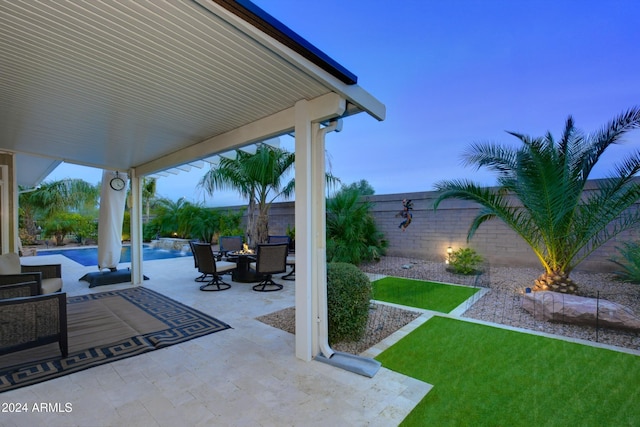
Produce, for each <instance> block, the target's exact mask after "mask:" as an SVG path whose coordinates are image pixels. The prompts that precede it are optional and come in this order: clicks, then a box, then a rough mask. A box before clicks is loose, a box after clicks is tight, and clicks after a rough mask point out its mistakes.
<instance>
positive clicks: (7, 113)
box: [0, 0, 385, 186]
mask: <svg viewBox="0 0 640 427" xmlns="http://www.w3.org/2000/svg"><path fill="white" fill-rule="evenodd" d="M0 22H1V23H2V25H0V37H1V40H2V42H0V55H1V57H2V59H0V62H1V64H2V73H0V150H2V151H4V152H10V153H19V155H18V156H17V157H16V162H17V168H16V169H17V170H18V183H19V184H20V185H25V186H33V185H36V184H38V183H39V181H40V180H42V179H43V178H44V177H46V174H47V173H48V172H50V171H51V170H52V169H53V168H55V166H57V164H59V162H61V161H64V162H69V163H75V164H81V165H85V166H92V167H97V168H101V169H115V170H128V169H131V168H135V169H136V170H137V171H138V175H144V174H151V173H154V172H158V171H161V170H164V169H168V168H172V167H175V166H178V165H181V164H185V163H188V162H191V161H194V160H198V159H203V158H206V157H208V156H210V155H212V154H215V153H218V152H223V151H227V150H229V149H233V148H237V147H239V146H242V145H246V144H250V143H254V142H256V141H260V140H263V139H267V138H271V137H274V136H277V135H279V134H282V133H285V132H291V131H292V130H293V122H291V123H290V126H289V125H287V124H286V123H285V122H284V121H282V120H280V119H281V116H282V115H283V112H284V113H286V111H287V110H288V109H291V108H292V107H293V106H294V104H295V103H296V102H297V101H299V100H302V99H305V100H314V99H318V98H320V97H322V96H323V95H327V94H330V93H334V94H337V95H339V96H340V97H341V98H343V99H345V100H346V102H347V111H346V114H352V113H354V112H360V111H366V112H368V113H369V114H371V115H372V116H373V117H375V118H376V119H379V120H382V119H384V115H385V109H384V105H382V104H381V103H380V102H379V101H377V100H376V99H375V98H373V97H372V96H370V95H369V94H368V93H367V92H365V91H364V90H363V89H361V88H360V87H359V86H358V85H357V84H356V82H357V77H356V76H355V75H354V74H353V73H351V72H350V71H348V70H346V69H345V68H344V67H342V66H341V65H339V64H337V63H336V62H335V61H333V60H332V59H331V58H329V57H328V56H327V55H325V54H324V53H322V52H320V51H319V50H318V49H316V48H315V47H313V46H312V45H311V44H309V43H308V42H306V41H305V40H304V39H302V38H301V37H300V36H298V35H296V34H295V33H293V32H292V31H291V30H289V29H288V28H286V27H285V26H284V25H283V24H281V23H280V22H279V21H277V20H276V19H275V18H273V17H271V16H269V15H268V14H266V13H265V12H264V11H262V10H260V9H259V8H258V7H256V6H255V5H253V4H252V3H250V2H248V1H231V0H186V1H109V2H80V1H70V2H33V1H30V0H13V1H11V2H2V3H0ZM250 124H254V125H255V126H254V128H253V129H248V128H247V125H250ZM256 128H257V129H256ZM234 130H236V131H238V130H240V131H241V133H242V135H243V136H242V137H234V138H228V137H227V138H223V137H222V136H223V135H227V136H228V135H230V133H232V132H233V131H234Z"/></svg>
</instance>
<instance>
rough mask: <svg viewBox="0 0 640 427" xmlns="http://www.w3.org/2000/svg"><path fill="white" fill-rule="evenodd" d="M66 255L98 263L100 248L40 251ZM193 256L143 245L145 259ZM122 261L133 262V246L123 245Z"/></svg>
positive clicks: (89, 263)
mask: <svg viewBox="0 0 640 427" xmlns="http://www.w3.org/2000/svg"><path fill="white" fill-rule="evenodd" d="M58 254H59V255H64V256H66V257H67V258H70V259H72V260H74V261H75V262H77V263H79V264H82V265H84V266H90V265H98V248H79V249H53V250H47V251H38V256H41V255H43V256H44V255H58ZM185 256H191V252H181V251H176V250H168V249H158V248H150V247H149V246H143V247H142V259H143V260H145V261H149V260H155V259H167V258H177V257H185ZM120 262H131V246H123V247H122V250H121V252H120Z"/></svg>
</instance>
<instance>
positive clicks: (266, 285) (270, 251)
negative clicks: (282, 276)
mask: <svg viewBox="0 0 640 427" xmlns="http://www.w3.org/2000/svg"><path fill="white" fill-rule="evenodd" d="M288 251H289V245H288V244H287V243H266V244H261V245H258V247H257V252H256V262H255V263H252V265H251V266H252V267H253V268H254V270H255V272H256V274H258V275H264V278H263V280H262V281H261V282H260V283H258V284H257V285H255V286H253V290H254V291H258V292H273V291H279V290H280V289H282V285H281V284H279V283H276V282H274V281H273V279H272V277H273V275H274V274H277V273H284V272H286V271H287V254H288Z"/></svg>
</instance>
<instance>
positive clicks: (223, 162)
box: [198, 145, 295, 245]
mask: <svg viewBox="0 0 640 427" xmlns="http://www.w3.org/2000/svg"><path fill="white" fill-rule="evenodd" d="M294 164H295V154H294V153H290V152H288V151H286V150H283V149H281V148H275V147H271V146H268V145H260V146H259V147H258V149H257V150H256V152H255V153H254V154H250V153H246V152H244V151H240V150H237V151H236V157H235V158H234V159H229V158H226V157H222V158H221V159H220V164H219V165H217V166H215V167H212V168H211V169H209V171H207V173H206V174H205V175H204V176H203V177H202V178H201V179H200V182H199V183H198V186H199V187H201V188H203V189H204V190H205V191H207V193H209V194H210V195H213V194H214V192H215V191H216V190H223V191H224V190H234V191H237V192H238V193H239V194H240V196H241V197H243V198H245V199H248V200H249V209H248V212H247V213H248V220H247V237H248V239H249V242H251V244H252V245H255V244H258V243H264V242H266V241H267V239H268V236H269V208H270V207H271V204H272V203H273V201H274V200H275V199H276V198H278V197H279V196H282V197H284V198H288V197H290V196H291V195H292V194H293V191H294V180H293V179H291V180H290V181H288V182H286V183H285V182H284V180H285V179H286V176H287V173H288V172H290V171H291V170H292V169H293V166H294Z"/></svg>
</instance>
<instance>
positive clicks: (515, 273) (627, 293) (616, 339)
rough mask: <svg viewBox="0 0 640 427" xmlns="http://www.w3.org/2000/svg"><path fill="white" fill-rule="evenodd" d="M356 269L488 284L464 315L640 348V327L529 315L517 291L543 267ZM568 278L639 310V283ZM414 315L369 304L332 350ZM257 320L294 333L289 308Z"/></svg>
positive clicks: (390, 264)
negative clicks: (356, 328)
mask: <svg viewBox="0 0 640 427" xmlns="http://www.w3.org/2000/svg"><path fill="white" fill-rule="evenodd" d="M361 269H362V270H363V271H364V272H366V273H368V274H369V275H370V276H371V277H372V280H375V279H376V278H377V277H384V276H396V277H406V278H412V279H421V280H430V281H435V282H443V283H454V284H460V285H467V286H478V287H484V288H488V289H489V291H488V292H487V293H486V294H485V295H484V296H482V297H480V298H478V299H475V300H472V301H470V302H469V308H468V309H467V310H466V312H465V313H464V314H463V316H464V317H469V318H473V319H478V320H483V321H487V322H493V323H499V324H503V325H508V326H513V327H517V328H524V329H529V330H533V331H540V332H545V333H549V334H555V335H562V336H566V337H573V338H579V339H584V340H589V341H595V342H600V343H603V344H608V345H613V346H617V347H625V348H629V349H633V350H640V331H620V330H614V329H605V328H598V329H596V328H594V327H587V326H577V325H569V324H563V323H551V322H547V321H544V320H536V319H534V318H533V317H532V316H531V315H530V314H529V313H528V312H527V311H526V310H524V309H522V307H521V305H520V301H521V295H522V293H524V291H525V289H526V288H527V287H532V286H533V281H534V280H535V279H536V278H537V277H538V276H539V275H540V274H541V273H542V269H535V268H513V267H493V266H489V265H485V266H483V269H484V270H485V271H484V273H483V274H481V275H479V276H460V275H455V274H452V273H449V272H448V271H446V269H445V265H444V264H443V263H436V262H431V261H424V260H420V259H413V258H402V257H383V258H382V259H381V260H380V261H379V262H376V263H369V264H365V265H362V266H361ZM571 278H572V279H573V280H574V281H575V282H576V283H577V284H578V286H579V289H578V292H579V295H582V296H589V297H597V296H599V297H600V298H602V299H606V300H609V301H612V302H616V303H619V304H622V305H624V306H626V307H629V308H630V309H631V310H633V312H634V313H636V315H638V314H639V313H640V285H635V284H628V283H621V282H619V281H616V280H614V279H613V275H611V274H602V273H585V272H573V273H572V274H571ZM419 315H420V314H419V313H418V312H414V311H411V309H407V310H402V309H399V308H396V307H391V306H387V305H383V304H372V306H371V312H370V316H369V322H368V324H367V332H366V333H365V337H364V338H363V339H361V340H360V341H357V342H350V343H338V344H335V345H332V348H334V349H335V350H338V351H344V352H348V353H352V354H360V353H362V352H363V351H365V350H367V349H369V348H370V347H372V346H374V345H375V344H377V343H378V342H380V341H382V340H383V339H384V338H386V337H388V336H389V335H391V334H392V333H393V332H395V331H397V330H398V329H400V328H402V327H403V326H405V325H406V324H408V323H409V322H411V321H412V320H414V319H415V318H417V317H419ZM258 320H260V321H262V322H264V323H267V324H269V325H271V326H274V327H277V328H280V329H282V330H285V331H287V332H290V333H295V309H294V308H293V307H290V308H287V309H284V310H281V311H278V312H275V313H271V314H268V315H266V316H262V317H260V318H258Z"/></svg>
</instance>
